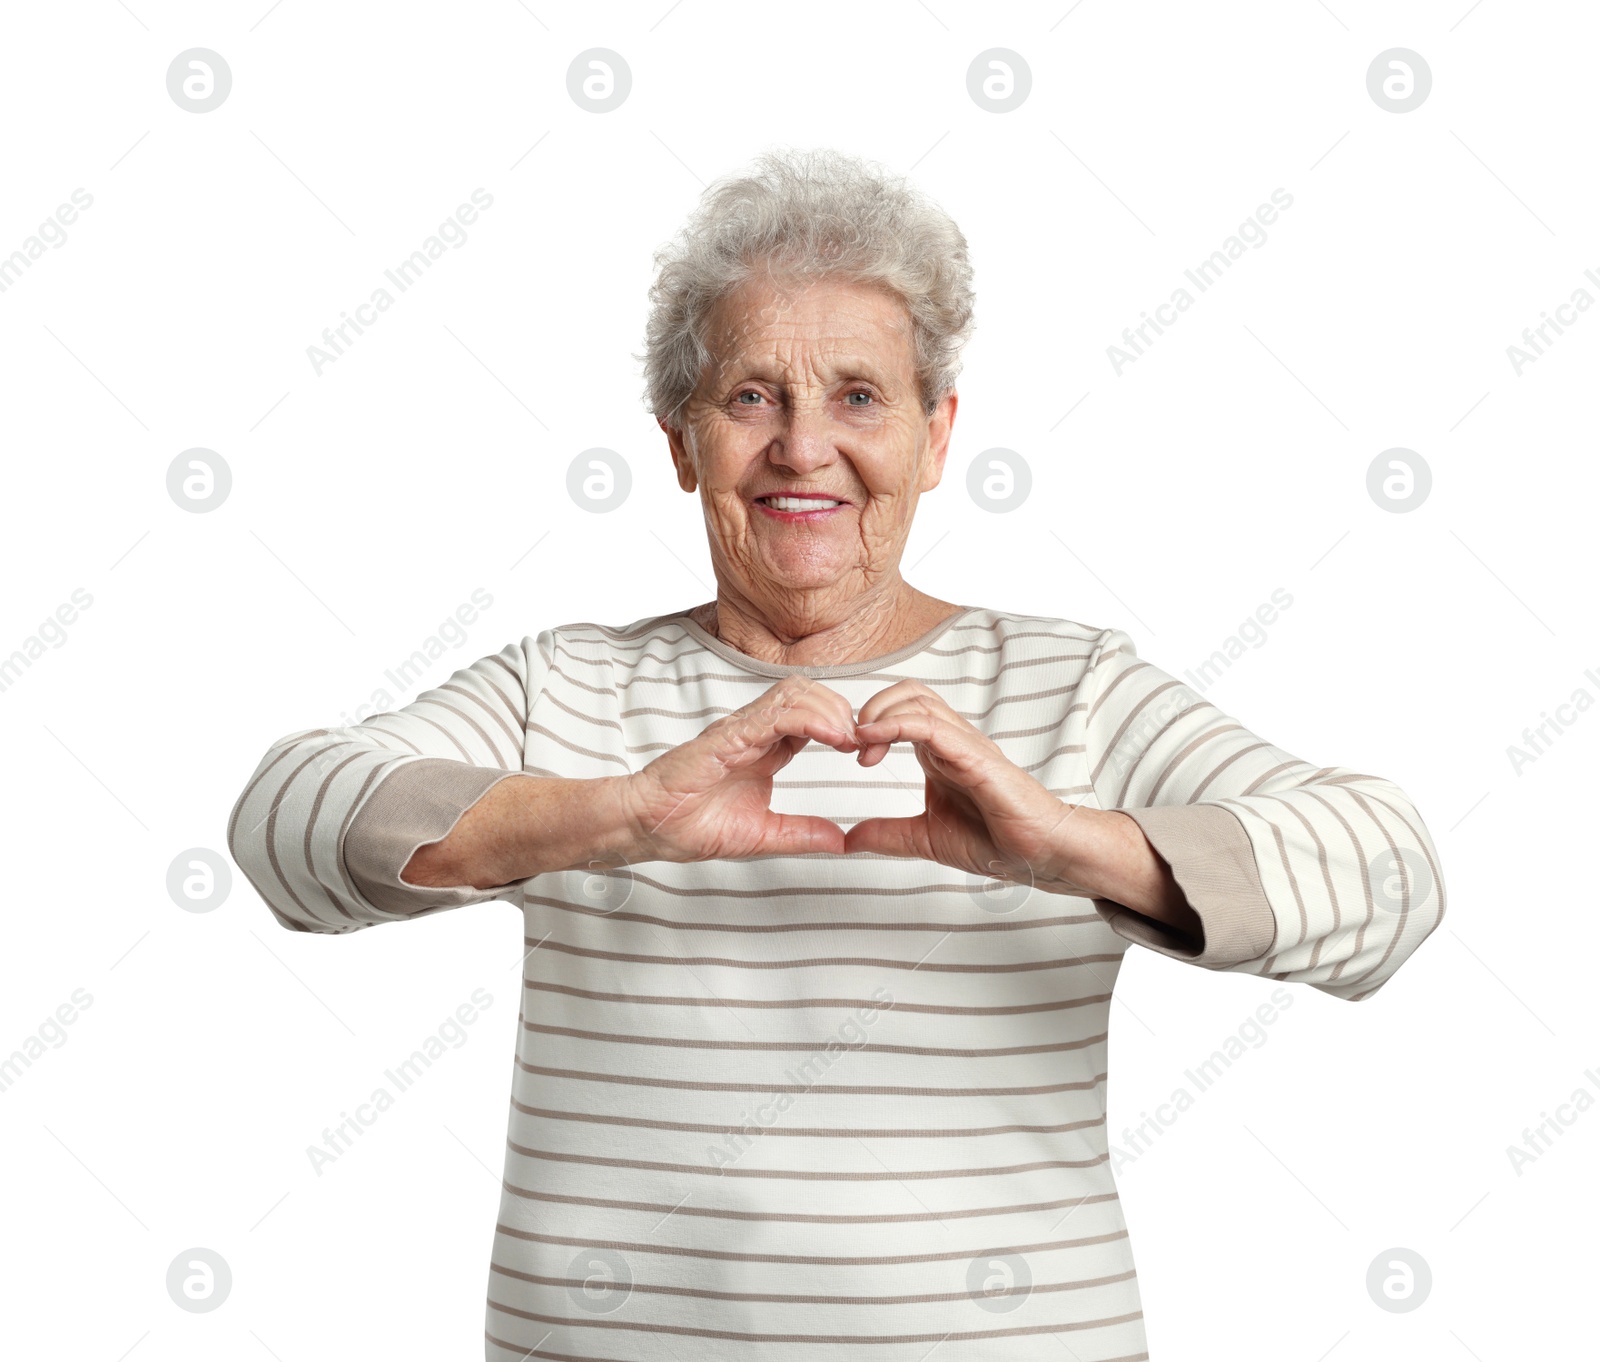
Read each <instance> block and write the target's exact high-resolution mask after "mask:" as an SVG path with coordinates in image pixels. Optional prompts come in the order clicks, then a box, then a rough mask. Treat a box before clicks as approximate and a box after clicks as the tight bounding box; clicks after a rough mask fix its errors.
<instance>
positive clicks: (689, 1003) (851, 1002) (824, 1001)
mask: <svg viewBox="0 0 1600 1362" xmlns="http://www.w3.org/2000/svg"><path fill="white" fill-rule="evenodd" d="M522 983H523V986H524V987H525V988H531V989H535V990H537V991H538V992H540V993H565V994H567V995H569V996H570V997H574V998H592V999H594V1000H595V1001H596V1002H603V1003H628V1004H633V1005H638V1004H643V1005H645V1006H648V1007H757V1008H794V1007H848V1008H850V1009H852V1010H854V1009H855V1008H858V1007H865V1008H869V1009H871V1010H874V1011H876V1010H878V1009H880V1008H882V1007H883V1004H882V1003H881V1002H879V1001H878V1000H877V999H876V998H682V997H670V996H669V997H658V996H655V995H651V994H639V993H603V992H601V991H599V990H598V989H589V988H576V987H574V986H573V985H571V984H552V983H546V982H544V981H543V980H541V979H527V978H524V979H523V981H522ZM1110 1000H1111V995H1110V994H1109V993H1091V994H1089V995H1088V996H1087V997H1083V998H1053V999H1051V1000H1050V1001H1048V1002H1042V1003H1018V1004H1015V1005H1013V1006H1010V1007H950V1006H944V1005H941V1004H938V1003H905V1002H899V1001H896V1002H895V1004H894V1010H895V1011H896V1012H929V1013H933V1014H934V1015H936V1016H941V1017H1011V1016H1020V1015H1021V1014H1023V1013H1027V1012H1058V1011H1062V1010H1064V1009H1066V1008H1070V1007H1092V1006H1093V1005H1094V1004H1096V1003H1104V1002H1110Z"/></svg>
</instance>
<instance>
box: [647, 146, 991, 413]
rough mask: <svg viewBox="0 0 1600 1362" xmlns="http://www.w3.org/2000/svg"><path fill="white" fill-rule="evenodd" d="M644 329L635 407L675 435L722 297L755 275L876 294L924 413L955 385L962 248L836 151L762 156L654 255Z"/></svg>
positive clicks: (941, 216)
mask: <svg viewBox="0 0 1600 1362" xmlns="http://www.w3.org/2000/svg"><path fill="white" fill-rule="evenodd" d="M654 259H655V264H656V278H655V282H654V283H653V284H652V285H651V287H650V316H649V321H648V322H647V324H646V327H645V352H644V354H643V355H635V356H634V358H635V359H636V360H642V361H643V364H644V373H645V392H644V401H645V405H646V406H647V407H648V408H649V410H650V411H651V412H652V413H653V414H654V415H655V416H657V417H658V418H659V419H660V420H662V421H664V422H665V423H666V424H667V425H668V426H671V427H672V428H674V429H681V427H682V420H683V408H684V405H685V404H686V403H687V402H688V400H689V397H690V396H691V394H693V392H694V390H695V388H696V387H697V386H698V385H699V382H700V375H701V373H702V372H703V371H704V369H705V367H706V365H707V364H708V363H709V361H710V358H711V355H710V351H709V350H708V349H707V347H706V344H705V339H704V336H705V325H706V322H707V319H708V317H709V316H710V313H711V310H712V308H713V307H714V306H715V305H716V303H717V301H718V300H719V299H720V298H721V297H722V296H723V295H724V294H726V293H728V292H731V291H732V290H733V289H734V288H736V287H737V286H738V285H739V284H741V283H743V282H744V281H745V280H746V279H748V278H750V277H752V276H753V275H756V274H758V273H766V274H768V275H770V276H773V277H784V278H794V279H809V278H819V277H823V276H829V277H844V278H846V279H850V280H854V281H858V282H863V283H872V284H877V285H881V286H883V287H885V288H888V289H889V290H891V291H892V292H893V293H895V294H896V295H897V296H898V297H899V298H900V300H901V301H902V302H903V303H904V304H905V308H906V311H907V313H908V314H909V316H910V319H911V327H912V338H913V346H914V354H915V359H916V368H917V378H918V383H919V386H920V389H921V397H922V407H923V412H924V414H925V415H929V416H931V415H932V414H933V411H934V408H935V407H937V406H938V404H939V402H940V401H941V400H942V399H943V398H944V397H945V395H946V394H947V393H949V392H950V390H951V389H952V388H954V387H955V381H956V376H957V375H958V374H959V373H960V372H961V361H960V353H961V347H962V346H963V345H964V344H965V343H966V340H967V338H968V336H970V335H971V334H972V306H973V292H972V266H971V265H970V264H969V263H968V260H967V239H966V237H964V236H963V235H962V234H961V230H960V228H958V227H957V226H956V224H955V223H954V221H952V220H951V218H950V216H949V215H948V214H947V213H945V211H944V210H943V209H942V208H940V207H939V206H938V205H937V204H935V203H934V202H933V201H932V200H930V199H929V198H927V197H926V196H925V195H923V194H922V193H920V192H919V191H918V190H916V189H915V188H913V187H912V185H911V184H910V183H909V181H907V180H906V179H905V178H903V177H901V176H898V175H893V174H891V173H890V172H889V171H887V170H885V169H884V168H883V167H882V166H880V165H878V164H877V163H875V162H868V161H865V160H863V159H862V158H860V157H856V156H850V155H847V154H845V153H843V152H839V151H833V150H829V149H825V148H820V149H817V150H812V151H796V150H793V149H784V150H769V151H766V152H764V153H763V154H762V155H760V156H759V157H757V158H756V161H755V163H754V167H753V169H752V170H751V172H750V173H748V174H742V175H729V176H725V177H723V178H722V179H720V180H718V181H717V182H716V183H715V184H713V185H711V186H710V188H708V189H707V190H706V192H705V193H704V194H703V195H702V196H701V199H700V203H699V206H698V207H697V208H696V209H695V211H694V213H693V214H692V215H691V216H690V218H689V221H688V222H687V224H685V226H684V227H683V229H682V231H680V232H679V234H678V235H677V237H675V238H674V239H673V240H672V241H671V242H670V243H668V244H667V245H665V246H662V247H661V248H660V249H659V250H657V251H656V253H655V257H654Z"/></svg>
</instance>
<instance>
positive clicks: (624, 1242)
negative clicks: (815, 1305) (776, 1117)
mask: <svg viewBox="0 0 1600 1362" xmlns="http://www.w3.org/2000/svg"><path fill="white" fill-rule="evenodd" d="M1114 1200H1116V1193H1115V1192H1097V1193H1096V1194H1095V1195H1094V1196H1088V1197H1084V1198H1083V1199H1082V1200H1081V1201H1079V1202H1078V1205H1080V1206H1084V1205H1092V1204H1094V1203H1096V1202H1102V1201H1114ZM495 1229H496V1230H497V1231H498V1232H499V1233H501V1234H503V1235H505V1236H506V1237H507V1238H510V1239H527V1240H529V1241H531V1242H533V1243H536V1244H570V1245H572V1246H574V1247H577V1248H608V1249H616V1250H617V1251H618V1252H619V1253H659V1254H663V1255H667V1256H671V1257H678V1258H710V1259H714V1260H717V1261H719V1262H728V1263H802V1264H805V1265H806V1266H811V1265H813V1264H815V1265H816V1266H819V1267H898V1266H902V1265H904V1264H906V1263H957V1262H962V1261H964V1260H966V1259H970V1258H977V1257H980V1256H988V1255H991V1254H994V1255H999V1254H1006V1253H1049V1252H1052V1251H1054V1250H1056V1249H1075V1248H1089V1247H1092V1246H1093V1245H1095V1244H1110V1243H1114V1242H1115V1241H1117V1240H1119V1239H1126V1238H1127V1237H1128V1231H1127V1230H1125V1229H1121V1230H1112V1231H1110V1232H1109V1233H1106V1234H1086V1235H1080V1236H1079V1237H1077V1238H1075V1239H1046V1240H1044V1241H1042V1242H1040V1243H1036V1244H995V1243H984V1244H981V1245H979V1246H978V1247H976V1248H960V1249H943V1250H941V1251H940V1252H938V1253H891V1254H878V1255H876V1256H873V1257H859V1256H856V1255H851V1256H848V1257H838V1256H834V1255H829V1254H817V1253H737V1252H734V1251H732V1250H727V1249H707V1248H690V1247H687V1246H685V1245H682V1244H644V1243H639V1242H637V1241H635V1240H631V1239H590V1238H577V1237H574V1236H571V1235H565V1234H545V1233H543V1232H541V1231H538V1230H525V1229H522V1228H520V1227H519V1226H515V1225H507V1224H505V1223H504V1222H502V1223H500V1224H497V1225H496V1226H495Z"/></svg>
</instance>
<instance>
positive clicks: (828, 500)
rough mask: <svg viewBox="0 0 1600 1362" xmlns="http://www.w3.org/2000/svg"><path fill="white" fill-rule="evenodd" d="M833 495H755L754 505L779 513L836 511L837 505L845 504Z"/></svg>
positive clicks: (800, 513)
mask: <svg viewBox="0 0 1600 1362" xmlns="http://www.w3.org/2000/svg"><path fill="white" fill-rule="evenodd" d="M847 504H848V503H847V502H843V501H839V500H837V499H835V498H833V497H820V496H818V497H809V496H807V497H794V496H766V497H757V498H756V505H757V506H761V507H763V508H765V509H766V510H768V511H772V512H774V513H776V514H779V515H807V514H812V513H815V512H818V511H836V510H838V509H839V507H841V506H844V505H847Z"/></svg>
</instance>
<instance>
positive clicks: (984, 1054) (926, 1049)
mask: <svg viewBox="0 0 1600 1362" xmlns="http://www.w3.org/2000/svg"><path fill="white" fill-rule="evenodd" d="M522 1028H523V1030H525V1031H537V1032H540V1033H541V1034H543V1035H553V1036H576V1037H577V1038H578V1039H580V1040H593V1041H600V1042H602V1043H604V1044H608V1045H662V1046H666V1047H667V1048H669V1049H673V1050H796V1051H803V1052H807V1053H809V1052H810V1051H812V1050H815V1049H816V1048H817V1043H816V1041H814V1040H706V1039H703V1038H701V1037H698V1036H696V1037H685V1038H679V1037H676V1036H622V1035H616V1034H614V1033H611V1032H607V1031H583V1030H580V1029H579V1028H577V1027H575V1026H550V1025H546V1024H544V1023H541V1022H531V1021H524V1022H523V1023H522ZM1107 1036H1108V1033H1107V1032H1105V1031H1097V1032H1096V1033H1095V1034H1094V1035H1092V1036H1085V1037H1083V1038H1082V1039H1081V1040H1058V1041H1049V1042H1046V1043H1044V1044H1040V1045H1000V1046H989V1047H980V1048H977V1049H956V1048H953V1047H951V1046H941V1045H887V1044H882V1043H878V1042H866V1043H863V1044H861V1045H852V1046H851V1047H850V1048H851V1049H852V1050H864V1051H866V1052H867V1053H869V1054H887V1055H934V1056H943V1057H946V1058H955V1059H986V1058H989V1057H992V1056H997V1055H1039V1054H1051V1053H1055V1052H1057V1051H1061V1050H1085V1049H1088V1048H1089V1047H1090V1046H1091V1045H1099V1044H1100V1043H1101V1042H1102V1041H1104V1040H1106V1039H1107Z"/></svg>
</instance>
